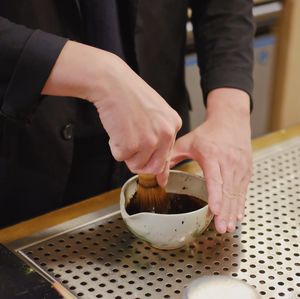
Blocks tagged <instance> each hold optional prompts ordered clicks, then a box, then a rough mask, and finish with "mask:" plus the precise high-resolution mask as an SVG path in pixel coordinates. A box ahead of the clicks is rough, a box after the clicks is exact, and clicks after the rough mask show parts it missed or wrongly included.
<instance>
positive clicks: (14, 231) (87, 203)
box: [0, 125, 300, 244]
mask: <svg viewBox="0 0 300 299" xmlns="http://www.w3.org/2000/svg"><path fill="white" fill-rule="evenodd" d="M294 136H300V125H297V126H294V127H291V128H289V129H286V130H281V131H278V132H275V133H271V134H268V135H265V136H263V137H260V138H257V139H255V140H253V141H252V146H253V150H254V151H256V150H258V149H261V148H264V147H267V146H270V145H273V144H276V143H280V142H282V141H284V140H287V139H290V138H292V137H294ZM198 169H199V166H198V165H197V164H196V163H195V162H190V163H187V164H185V165H183V166H181V167H180V170H183V171H187V172H190V173H193V172H195V171H196V170H198ZM119 194H120V189H116V190H113V191H110V192H107V193H104V194H101V195H99V196H96V197H92V198H90V199H87V200H84V201H82V202H80V203H76V204H73V205H70V206H67V207H64V208H62V209H59V210H56V211H53V212H50V213H48V214H45V215H42V216H39V217H36V218H33V219H30V220H28V221H24V222H21V223H18V224H16V225H14V226H11V227H7V228H5V229H2V230H0V243H4V244H5V243H9V242H11V241H14V240H17V239H20V238H23V237H26V236H29V235H32V234H34V233H36V232H38V231H42V230H44V229H47V228H49V227H52V226H54V225H57V224H60V223H63V222H65V221H68V220H71V219H74V218H77V217H79V216H82V215H85V214H88V213H91V212H94V211H96V210H99V209H102V208H105V207H107V206H110V205H113V204H116V203H118V201H119Z"/></svg>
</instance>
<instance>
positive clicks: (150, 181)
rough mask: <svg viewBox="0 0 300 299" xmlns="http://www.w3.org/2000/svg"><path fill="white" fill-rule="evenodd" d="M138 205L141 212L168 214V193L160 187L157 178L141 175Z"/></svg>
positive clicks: (137, 193) (137, 194)
mask: <svg viewBox="0 0 300 299" xmlns="http://www.w3.org/2000/svg"><path fill="white" fill-rule="evenodd" d="M136 205H137V206H138V207H139V209H140V211H141V212H156V213H164V212H166V210H167V208H168V202H167V200H166V191H165V190H164V189H163V188H162V187H161V186H159V185H158V183H157V180H156V176H154V175H151V174H139V178H138V186H137V191H136Z"/></svg>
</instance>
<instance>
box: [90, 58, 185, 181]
mask: <svg viewBox="0 0 300 299" xmlns="http://www.w3.org/2000/svg"><path fill="white" fill-rule="evenodd" d="M111 58H112V61H111V62H112V64H111V70H110V72H109V73H108V75H107V77H106V79H105V81H106V84H105V91H104V92H103V91H102V95H101V96H100V97H99V95H98V94H97V93H92V97H91V98H90V100H91V101H92V102H93V103H94V105H95V106H96V108H97V110H98V113H99V116H100V119H101V122H102V124H103V126H104V128H105V130H106V131H107V133H108V135H109V137H110V140H109V145H110V148H111V152H112V154H113V156H114V158H115V159H116V160H117V161H125V163H126V164H127V166H128V168H129V169H130V170H131V171H132V172H134V173H151V174H156V175H158V174H160V175H159V176H158V182H159V184H160V185H165V184H166V182H167V178H168V173H169V161H170V153H171V150H172V148H173V145H174V142H175V138H176V134H177V132H178V130H179V129H180V127H181V119H180V117H179V115H178V114H177V112H175V110H173V109H172V108H171V107H170V106H169V105H168V104H167V103H166V101H165V100H164V99H163V98H162V97H161V96H160V95H159V94H158V93H157V92H156V91H155V90H154V89H152V88H151V87H150V86H149V85H148V84H147V83H146V82H145V81H143V80H142V79H141V78H140V77H139V76H138V75H137V74H136V73H135V72H133V71H132V70H131V69H130V68H129V67H128V65H127V64H125V63H124V62H123V61H122V60H121V59H119V58H118V57H116V56H113V57H111Z"/></svg>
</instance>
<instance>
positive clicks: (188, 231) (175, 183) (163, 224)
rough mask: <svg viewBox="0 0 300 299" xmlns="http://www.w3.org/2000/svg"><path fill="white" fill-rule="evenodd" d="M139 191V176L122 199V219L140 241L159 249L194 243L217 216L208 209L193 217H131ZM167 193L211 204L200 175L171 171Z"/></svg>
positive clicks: (142, 214)
mask: <svg viewBox="0 0 300 299" xmlns="http://www.w3.org/2000/svg"><path fill="white" fill-rule="evenodd" d="M136 189H137V176H134V177H132V178H130V179H129V180H128V181H127V182H126V183H125V184H124V185H123V187H122V190H121V195H120V209H121V215H122V217H123V219H124V221H125V223H126V225H127V227H128V228H129V230H130V231H131V232H132V233H133V234H134V235H136V236H137V237H138V238H140V239H142V240H144V241H146V242H148V243H149V244H150V245H151V246H153V247H155V248H159V249H176V248H180V247H182V246H184V245H185V244H188V243H190V242H191V241H193V240H194V239H195V238H197V236H199V235H200V234H202V232H203V231H204V230H205V229H206V228H207V226H208V225H209V223H210V222H211V220H212V218H213V215H212V213H211V212H210V211H209V209H208V205H206V206H204V207H203V208H201V209H198V210H196V211H193V212H189V213H182V214H155V213H146V212H143V213H138V214H134V215H128V213H127V212H126V209H125V207H126V205H127V204H128V203H129V201H130V199H131V198H132V196H133V195H134V193H135V192H136ZM166 191H167V192H172V193H179V194H187V195H192V196H195V197H198V198H201V199H202V200H204V201H206V202H207V189H206V185H205V181H204V179H203V178H202V177H200V176H198V175H193V174H189V173H185V172H182V171H176V170H171V171H170V176H169V181H168V184H167V186H166Z"/></svg>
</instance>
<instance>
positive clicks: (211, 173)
mask: <svg viewBox="0 0 300 299" xmlns="http://www.w3.org/2000/svg"><path fill="white" fill-rule="evenodd" d="M201 167H202V169H203V173H204V177H205V181H206V188H207V193H208V206H209V208H210V210H211V211H212V213H213V214H214V215H218V214H219V213H220V208H221V203H222V184H223V182H222V177H221V171H220V166H219V163H218V161H217V160H205V161H203V162H202V165H201Z"/></svg>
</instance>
